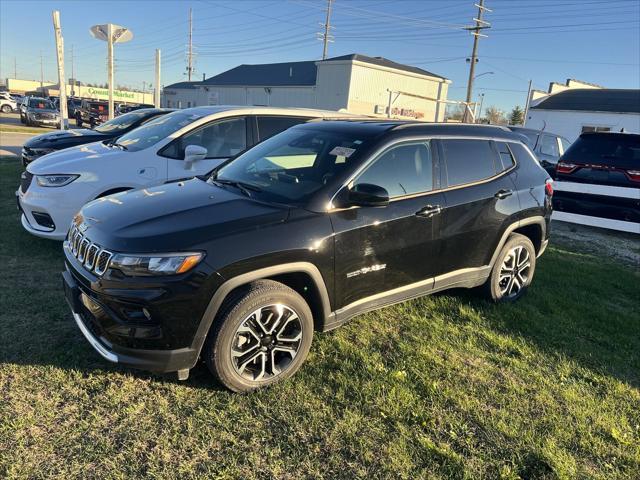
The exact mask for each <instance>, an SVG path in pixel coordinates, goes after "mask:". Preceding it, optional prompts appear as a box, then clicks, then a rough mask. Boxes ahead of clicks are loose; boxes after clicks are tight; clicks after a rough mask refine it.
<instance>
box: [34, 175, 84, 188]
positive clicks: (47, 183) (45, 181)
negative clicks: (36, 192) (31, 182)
mask: <svg viewBox="0 0 640 480" xmlns="http://www.w3.org/2000/svg"><path fill="white" fill-rule="evenodd" d="M79 176H80V175H36V182H38V185H40V186H41V187H64V186H65V185H69V184H70V183H71V182H73V181H74V180H75V179H76V178H78V177H79Z"/></svg>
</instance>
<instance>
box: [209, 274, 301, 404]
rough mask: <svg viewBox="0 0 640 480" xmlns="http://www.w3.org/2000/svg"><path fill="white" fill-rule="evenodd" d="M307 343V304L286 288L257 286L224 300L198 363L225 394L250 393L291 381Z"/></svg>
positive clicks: (266, 284) (264, 282)
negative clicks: (204, 365)
mask: <svg viewBox="0 0 640 480" xmlns="http://www.w3.org/2000/svg"><path fill="white" fill-rule="evenodd" d="M278 315H279V316H278ZM258 318H259V319H260V320H261V321H262V324H261V325H260V324H257V323H256V319H258ZM279 318H281V319H282V320H279ZM283 322H284V323H283ZM280 329H281V330H280ZM274 333H275V334H274ZM312 340H313V316H312V314H311V310H310V309H309V305H308V304H307V302H305V300H304V299H303V298H302V297H301V296H300V295H299V294H298V293H297V292H295V291H294V290H292V289H291V288H289V287H287V286H286V285H283V284H281V283H279V282H274V281H272V280H259V281H256V282H253V283H250V284H249V285H247V286H245V287H242V288H239V289H238V290H236V291H234V292H232V293H231V295H229V297H228V298H227V299H225V301H224V303H223V304H222V306H221V308H220V311H219V313H218V316H217V318H216V320H215V322H214V324H213V326H212V327H211V331H210V332H209V335H208V337H207V340H206V342H205V345H204V348H203V353H202V357H203V359H204V360H205V362H206V364H207V367H209V370H210V371H211V373H213V374H214V375H215V376H216V378H217V379H218V380H219V381H220V383H222V384H223V385H224V386H225V387H227V388H228V389H229V390H232V391H234V392H250V391H252V390H255V389H258V388H263V387H266V386H268V385H271V384H273V383H275V382H278V381H280V380H284V379H286V378H289V377H291V376H292V375H293V374H294V373H295V372H296V371H297V370H298V369H299V368H300V366H301V365H302V363H303V362H304V360H305V358H306V357H307V354H308V353H309V349H310V348H311V341H312ZM252 344H253V345H252ZM238 347H243V348H241V349H240V348H238ZM284 349H288V350H284ZM234 351H235V352H237V353H236V355H233V352H234ZM242 351H245V354H240V352H242ZM292 352H294V353H293V354H292ZM252 359H253V360H252ZM274 366H275V368H274Z"/></svg>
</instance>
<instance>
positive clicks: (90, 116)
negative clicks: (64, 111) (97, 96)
mask: <svg viewBox="0 0 640 480" xmlns="http://www.w3.org/2000/svg"><path fill="white" fill-rule="evenodd" d="M75 116H76V125H77V126H78V127H82V125H83V124H87V125H89V126H90V127H91V128H93V127H95V126H96V125H100V124H101V123H104V122H106V121H107V120H108V119H109V104H108V103H107V102H102V101H99V100H87V99H83V100H82V102H81V103H80V106H79V107H78V108H76V111H75Z"/></svg>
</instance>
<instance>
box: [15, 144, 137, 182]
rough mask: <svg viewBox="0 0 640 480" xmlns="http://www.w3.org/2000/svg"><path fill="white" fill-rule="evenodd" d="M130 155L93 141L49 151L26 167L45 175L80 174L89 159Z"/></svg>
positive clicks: (31, 171) (35, 172) (85, 169)
mask: <svg viewBox="0 0 640 480" xmlns="http://www.w3.org/2000/svg"><path fill="white" fill-rule="evenodd" d="M128 154H129V155H130V152H125V151H123V150H120V149H119V148H116V147H108V146H106V145H105V144H103V143H102V142H94V143H89V144H86V145H78V146H77V147H71V148H65V149H64V150H60V151H58V152H51V153H48V154H47V155H43V156H42V157H40V158H38V159H37V160H35V161H33V162H31V163H30V164H29V166H28V167H27V171H28V172H29V173H33V174H35V175H45V174H53V173H77V174H82V173H84V172H86V171H87V169H90V168H91V167H90V164H89V163H87V162H90V161H91V160H97V161H100V162H108V161H109V160H111V159H113V158H116V157H118V156H126V155H128Z"/></svg>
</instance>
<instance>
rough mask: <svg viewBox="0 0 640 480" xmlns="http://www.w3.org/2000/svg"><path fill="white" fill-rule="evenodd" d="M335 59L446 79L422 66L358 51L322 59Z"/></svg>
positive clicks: (329, 60) (328, 60) (327, 60)
mask: <svg viewBox="0 0 640 480" xmlns="http://www.w3.org/2000/svg"><path fill="white" fill-rule="evenodd" d="M335 60H357V61H359V62H364V63H370V64H372V65H379V66H381V67H387V68H395V69H396V70H402V71H403V72H411V73H417V74H419V75H428V76H430V77H436V78H442V79H444V80H446V78H445V77H443V76H442V75H437V74H435V73H431V72H429V71H427V70H423V69H422V68H418V67H412V66H411V65H404V64H402V63H396V62H394V61H393V60H389V59H387V58H383V57H368V56H366V55H362V54H359V53H352V54H350V55H343V56H341V57H333V58H328V59H326V60H324V61H325V62H331V61H335Z"/></svg>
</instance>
